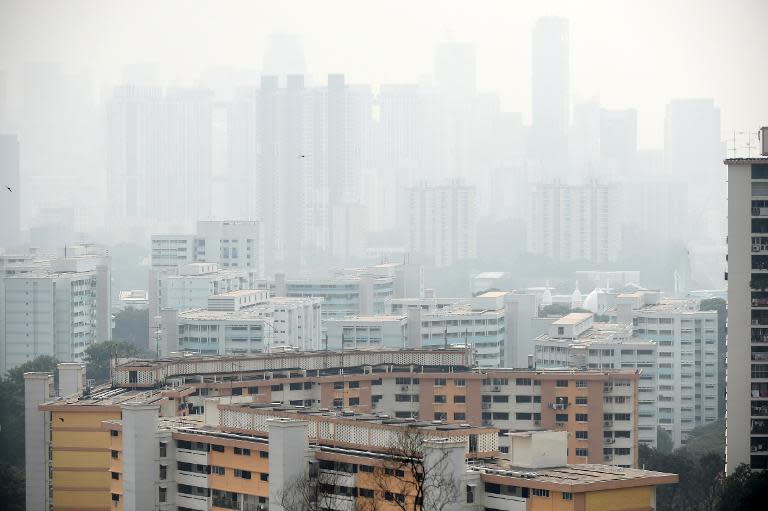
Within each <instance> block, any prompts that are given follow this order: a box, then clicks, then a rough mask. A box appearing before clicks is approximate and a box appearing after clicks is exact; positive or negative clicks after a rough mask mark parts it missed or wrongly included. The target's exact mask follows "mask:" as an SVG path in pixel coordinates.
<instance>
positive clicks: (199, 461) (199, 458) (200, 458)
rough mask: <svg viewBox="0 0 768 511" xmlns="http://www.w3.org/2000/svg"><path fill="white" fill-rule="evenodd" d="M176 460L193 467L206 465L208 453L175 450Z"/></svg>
mask: <svg viewBox="0 0 768 511" xmlns="http://www.w3.org/2000/svg"><path fill="white" fill-rule="evenodd" d="M176 460H177V461H181V462H185V463H193V464H195V465H208V453H207V452H206V451H195V450H191V449H176Z"/></svg>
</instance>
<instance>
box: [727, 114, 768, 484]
mask: <svg viewBox="0 0 768 511" xmlns="http://www.w3.org/2000/svg"><path fill="white" fill-rule="evenodd" d="M766 136H768V130H767V129H765V128H763V130H762V137H763V138H762V142H763V144H764V145H763V151H762V154H763V156H762V157H755V158H731V159H728V160H725V163H726V164H727V165H728V274H727V279H728V341H727V344H728V361H727V369H726V371H727V374H726V394H725V396H726V401H725V408H726V470H727V472H728V473H733V471H734V470H736V468H737V467H738V466H739V465H740V464H742V463H745V464H747V465H749V466H750V467H752V468H753V469H768V150H766V149H768V147H766Z"/></svg>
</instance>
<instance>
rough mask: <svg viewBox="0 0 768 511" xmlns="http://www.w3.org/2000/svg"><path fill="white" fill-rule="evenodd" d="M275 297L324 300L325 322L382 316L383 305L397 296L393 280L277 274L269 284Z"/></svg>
mask: <svg viewBox="0 0 768 511" xmlns="http://www.w3.org/2000/svg"><path fill="white" fill-rule="evenodd" d="M269 286H270V293H271V294H272V295H273V296H286V297H294V298H302V297H317V298H322V299H323V320H327V319H331V318H344V317H348V316H358V315H372V314H383V313H384V304H385V303H386V301H387V300H388V299H390V298H392V294H393V293H394V288H395V284H394V279H393V278H392V277H375V276H372V275H359V276H358V275H353V276H346V277H331V278H303V279H286V278H285V274H282V273H278V274H276V275H275V280H274V282H271V283H270V284H269Z"/></svg>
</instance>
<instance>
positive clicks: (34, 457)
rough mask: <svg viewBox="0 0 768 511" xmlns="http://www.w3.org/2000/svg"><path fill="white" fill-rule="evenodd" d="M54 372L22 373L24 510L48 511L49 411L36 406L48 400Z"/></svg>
mask: <svg viewBox="0 0 768 511" xmlns="http://www.w3.org/2000/svg"><path fill="white" fill-rule="evenodd" d="M52 387H53V375H51V374H49V373H25V374H24V445H25V449H24V462H25V467H26V493H27V497H26V509H27V511H48V508H49V504H50V502H49V499H48V484H49V481H48V467H47V463H48V429H49V428H50V423H49V420H48V414H47V413H46V412H41V411H39V410H38V409H37V407H38V405H40V404H41V403H44V402H46V401H48V400H50V398H51V397H52V396H51V389H52Z"/></svg>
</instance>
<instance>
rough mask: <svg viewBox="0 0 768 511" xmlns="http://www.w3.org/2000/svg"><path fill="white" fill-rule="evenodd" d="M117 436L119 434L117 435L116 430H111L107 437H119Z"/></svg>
mask: <svg viewBox="0 0 768 511" xmlns="http://www.w3.org/2000/svg"><path fill="white" fill-rule="evenodd" d="M119 434H120V433H118V431H117V430H116V429H113V430H111V431H110V432H109V435H110V436H117V435H119Z"/></svg>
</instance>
